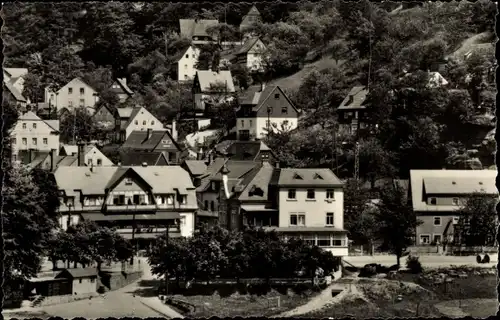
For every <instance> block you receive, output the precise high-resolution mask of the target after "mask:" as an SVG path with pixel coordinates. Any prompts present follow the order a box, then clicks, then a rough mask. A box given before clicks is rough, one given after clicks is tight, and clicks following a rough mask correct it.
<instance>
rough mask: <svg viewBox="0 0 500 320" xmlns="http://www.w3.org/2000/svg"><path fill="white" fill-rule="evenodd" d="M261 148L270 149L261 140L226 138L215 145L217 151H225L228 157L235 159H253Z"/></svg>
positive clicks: (222, 152)
mask: <svg viewBox="0 0 500 320" xmlns="http://www.w3.org/2000/svg"><path fill="white" fill-rule="evenodd" d="M263 150H265V151H267V150H270V149H269V147H268V146H267V145H266V144H264V143H263V142H261V141H235V140H226V141H223V142H221V143H219V144H218V145H217V146H216V151H217V152H218V153H220V154H224V153H227V156H228V157H229V159H231V160H236V161H254V160H255V159H256V157H257V155H258V154H259V152H260V151H263Z"/></svg>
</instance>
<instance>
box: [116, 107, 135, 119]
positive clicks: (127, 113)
mask: <svg viewBox="0 0 500 320" xmlns="http://www.w3.org/2000/svg"><path fill="white" fill-rule="evenodd" d="M132 111H134V108H132V107H124V108H116V112H117V113H118V116H119V117H120V118H127V119H128V118H130V117H131V115H132Z"/></svg>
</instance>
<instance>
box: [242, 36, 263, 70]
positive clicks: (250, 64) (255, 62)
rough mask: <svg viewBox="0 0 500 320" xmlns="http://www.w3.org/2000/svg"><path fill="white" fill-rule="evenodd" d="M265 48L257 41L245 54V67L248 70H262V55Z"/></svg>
mask: <svg viewBox="0 0 500 320" xmlns="http://www.w3.org/2000/svg"><path fill="white" fill-rule="evenodd" d="M265 50H266V46H265V45H264V43H263V42H262V41H261V40H260V39H259V40H258V41H257V42H256V43H255V44H254V45H253V46H252V48H251V49H250V50H249V51H248V53H247V65H246V67H247V68H248V69H250V70H262V69H263V68H264V63H263V61H264V56H263V55H264V53H265Z"/></svg>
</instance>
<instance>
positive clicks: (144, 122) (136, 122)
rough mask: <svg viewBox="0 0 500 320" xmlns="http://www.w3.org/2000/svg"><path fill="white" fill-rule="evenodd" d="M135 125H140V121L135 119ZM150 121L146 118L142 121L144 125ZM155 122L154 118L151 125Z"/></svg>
mask: <svg viewBox="0 0 500 320" xmlns="http://www.w3.org/2000/svg"><path fill="white" fill-rule="evenodd" d="M134 123H135V125H138V124H139V121H138V120H135V122H134ZM147 123H148V122H147V121H146V120H144V121H142V125H143V126H145V125H146V124H147ZM154 124H155V121H154V120H151V125H154Z"/></svg>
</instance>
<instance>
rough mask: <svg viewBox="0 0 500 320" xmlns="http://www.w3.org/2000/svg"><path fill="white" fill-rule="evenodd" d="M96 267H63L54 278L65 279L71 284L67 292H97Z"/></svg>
mask: <svg viewBox="0 0 500 320" xmlns="http://www.w3.org/2000/svg"><path fill="white" fill-rule="evenodd" d="M97 278H98V274H97V269H96V268H71V269H63V270H61V272H59V273H58V274H57V275H56V277H55V279H67V280H69V282H70V284H71V291H70V292H69V294H73V295H86V294H89V293H95V292H97Z"/></svg>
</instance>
